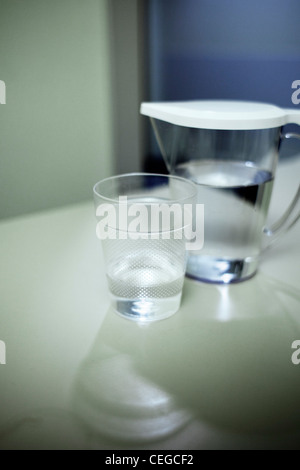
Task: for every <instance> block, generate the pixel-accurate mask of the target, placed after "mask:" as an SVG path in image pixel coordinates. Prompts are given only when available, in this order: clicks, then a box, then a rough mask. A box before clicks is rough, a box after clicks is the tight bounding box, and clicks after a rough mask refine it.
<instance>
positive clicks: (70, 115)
mask: <svg viewBox="0 0 300 470" xmlns="http://www.w3.org/2000/svg"><path fill="white" fill-rule="evenodd" d="M109 49H110V45H109V21H108V1H107V0H84V1H83V0H0V79H1V80H3V81H4V82H5V84H6V104H4V105H0V217H7V216H13V215H18V214H23V213H27V212H31V211H36V210H43V209H46V208H51V207H56V206H59V205H64V204H69V203H73V202H74V203H75V202H77V201H81V200H84V199H88V198H91V197H92V185H93V183H95V182H96V181H97V180H98V179H100V178H102V177H105V176H108V175H110V174H112V172H113V170H114V161H113V144H112V140H113V127H112V110H111V94H112V90H111V72H110V55H109Z"/></svg>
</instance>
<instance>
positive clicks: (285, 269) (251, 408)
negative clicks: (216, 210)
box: [0, 158, 300, 449]
mask: <svg viewBox="0 0 300 470" xmlns="http://www.w3.org/2000/svg"><path fill="white" fill-rule="evenodd" d="M299 173H300V158H297V159H293V160H290V161H288V162H287V163H285V164H281V165H280V166H279V168H278V173H277V177H276V178H277V179H276V182H275V186H274V191H273V200H272V205H271V209H270V216H271V217H276V216H277V215H280V213H281V212H282V210H283V209H284V207H285V206H286V205H287V203H288V202H289V200H290V199H291V197H292V194H293V193H294V192H295V191H296V188H297V185H298V183H299ZM95 226H96V220H95V217H94V209H93V204H92V202H87V203H82V204H78V205H74V206H69V207H65V208H61V209H58V210H52V211H47V212H44V213H37V214H33V215H29V216H24V217H18V218H14V219H10V220H9V219H8V220H3V221H2V222H1V223H0V260H1V264H0V340H1V341H3V343H4V344H5V346H6V364H0V449H21V448H26V449H39V448H44V449H54V448H57V449H90V448H92V449H211V448H216V449H221V448H227V449H229V448H231V449H239V448H244V449H245V448H289V447H290V448H295V447H298V448H299V447H300V402H299V397H300V364H299V365H295V364H293V362H292V360H291V356H292V353H293V351H294V350H293V349H292V348H291V345H292V342H293V341H295V340H300V249H299V248H300V247H299V234H300V223H298V224H296V225H295V226H294V227H293V228H292V229H291V231H290V232H288V233H287V234H286V235H285V237H284V238H283V239H282V240H281V241H280V242H278V243H277V244H276V245H274V247H273V248H272V249H270V250H268V251H267V252H266V253H265V255H264V256H263V257H262V260H261V266H260V270H259V272H258V273H257V274H256V276H255V277H253V278H252V279H251V280H248V281H245V282H242V283H239V284H235V285H223V286H220V285H219V286H218V285H209V284H205V283H200V282H195V281H192V280H188V279H186V280H185V284H184V292H183V299H182V306H181V309H180V311H179V312H178V313H177V314H175V315H174V316H173V317H171V318H169V319H167V320H163V321H160V322H157V323H153V324H148V325H146V326H141V325H138V324H136V323H134V322H131V321H129V320H125V319H123V318H121V317H119V316H118V315H116V314H115V313H114V312H113V311H111V310H110V308H109V298H108V294H107V287H106V279H105V273H104V268H103V261H102V253H101V248H100V242H99V240H97V238H96V235H95ZM3 343H2V344H3ZM299 357H300V354H299ZM0 362H1V357H0Z"/></svg>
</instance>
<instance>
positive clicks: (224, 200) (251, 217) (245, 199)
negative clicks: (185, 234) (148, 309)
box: [141, 101, 300, 283]
mask: <svg viewBox="0 0 300 470" xmlns="http://www.w3.org/2000/svg"><path fill="white" fill-rule="evenodd" d="M141 113H142V114H144V115H147V116H149V117H150V119H151V123H152V126H153V129H154V132H155V135H156V138H157V141H158V144H159V147H160V149H161V152H162V154H163V157H164V159H165V162H166V165H167V167H168V170H169V171H170V173H172V174H177V175H180V176H182V177H185V178H188V179H191V180H193V181H194V182H196V183H197V184H198V203H202V204H204V212H205V215H204V247H203V249H202V250H201V251H199V252H195V251H191V252H190V254H189V260H188V266H187V275H188V276H189V277H192V278H195V279H199V280H204V281H208V282H221V283H224V282H225V283H227V282H234V281H241V280H244V279H247V278H249V277H251V276H252V275H253V274H255V272H256V270H257V267H258V263H259V256H260V253H261V251H262V249H263V248H264V246H266V245H268V244H270V242H271V241H272V240H273V239H275V238H277V236H279V235H281V234H282V233H284V232H285V231H286V230H287V229H288V228H290V227H291V226H292V225H293V223H294V222H295V221H296V220H297V219H298V218H299V216H300V213H299V208H298V207H297V206H298V204H299V200H300V193H299V190H298V192H297V194H296V196H295V198H294V200H293V201H292V203H291V205H290V206H289V208H288V209H287V211H286V212H285V214H284V215H283V216H282V218H281V219H280V221H278V222H277V223H276V224H274V225H273V226H272V227H270V228H266V227H265V222H266V217H267V213H268V208H269V203H270V198H271V193H272V187H273V181H274V177H275V171H276V165H277V161H278V150H279V147H280V143H281V141H282V139H283V138H291V137H296V138H300V134H299V135H298V134H282V126H284V125H285V124H288V123H296V124H299V125H300V112H299V111H294V110H293V109H281V108H278V107H277V106H273V105H270V104H264V103H255V102H253V103H251V102H242V101H190V102H161V103H142V105H141ZM299 148H300V147H299Z"/></svg>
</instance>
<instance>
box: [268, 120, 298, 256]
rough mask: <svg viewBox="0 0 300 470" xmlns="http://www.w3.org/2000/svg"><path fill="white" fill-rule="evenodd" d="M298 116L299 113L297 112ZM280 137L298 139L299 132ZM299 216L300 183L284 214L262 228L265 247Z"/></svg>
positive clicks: (276, 238)
mask: <svg viewBox="0 0 300 470" xmlns="http://www.w3.org/2000/svg"><path fill="white" fill-rule="evenodd" d="M299 116H300V113H299ZM281 139H282V140H283V139H299V140H300V134H297V133H294V132H288V133H285V134H282V135H281ZM299 218H300V185H299V187H298V190H297V192H296V194H295V196H294V198H293V200H292V202H291V203H290V205H289V206H288V208H287V209H286V211H285V212H284V214H283V215H282V216H281V217H280V219H278V220H277V221H276V222H274V223H273V224H272V225H271V226H270V227H265V228H264V234H265V235H266V237H265V242H266V244H265V247H264V248H265V249H266V248H268V247H269V246H270V245H271V244H272V243H273V242H274V241H276V240H278V238H280V237H281V236H282V235H283V234H284V233H286V232H287V231H288V230H289V229H290V228H291V227H292V226H293V225H294V224H295V223H296V222H297V220H298V219H299Z"/></svg>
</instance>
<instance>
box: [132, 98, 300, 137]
mask: <svg viewBox="0 0 300 470" xmlns="http://www.w3.org/2000/svg"><path fill="white" fill-rule="evenodd" d="M140 112H141V114H143V115H145V116H149V117H152V118H155V119H159V120H161V121H166V122H169V123H171V124H176V125H178V126H184V127H193V128H200V129H225V130H226V129H227V130H234V129H237V130H250V129H269V128H273V127H281V126H283V125H285V124H289V123H295V124H299V125H300V110H298V109H292V108H291V109H283V108H280V107H278V106H275V105H273V104H269V103H260V102H255V101H229V100H228V101H227V100H221V101H219V100H200V101H161V102H145V103H142V104H141V109H140Z"/></svg>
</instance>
